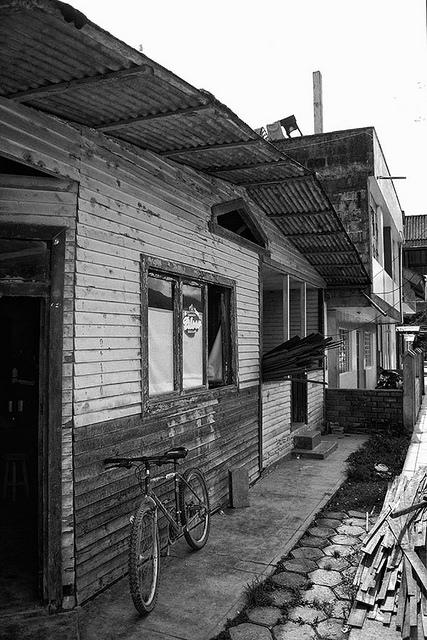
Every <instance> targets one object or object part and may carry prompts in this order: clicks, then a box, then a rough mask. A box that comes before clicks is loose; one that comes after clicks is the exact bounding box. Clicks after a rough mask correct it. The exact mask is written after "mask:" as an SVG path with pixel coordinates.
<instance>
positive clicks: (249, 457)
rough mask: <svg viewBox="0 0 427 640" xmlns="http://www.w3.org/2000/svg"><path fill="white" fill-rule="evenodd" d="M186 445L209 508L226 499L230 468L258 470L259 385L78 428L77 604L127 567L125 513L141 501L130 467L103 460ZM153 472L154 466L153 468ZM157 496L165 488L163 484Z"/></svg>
mask: <svg viewBox="0 0 427 640" xmlns="http://www.w3.org/2000/svg"><path fill="white" fill-rule="evenodd" d="M168 446H187V447H189V448H190V454H189V457H188V460H186V461H185V463H184V465H183V468H186V467H190V466H198V467H200V468H201V469H202V470H203V471H204V472H205V473H206V477H207V483H208V486H209V492H210V499H211V504H212V507H213V508H214V509H216V508H218V507H219V506H220V505H224V504H226V503H227V502H228V471H229V469H231V468H233V467H235V466H244V467H245V468H247V469H248V471H249V477H250V480H251V481H253V480H254V479H255V478H256V477H257V475H258V388H257V387H252V388H251V389H246V390H243V391H240V392H236V391H234V392H230V393H228V394H221V393H211V394H209V396H208V397H205V398H204V399H203V400H200V399H198V398H193V400H192V401H191V402H188V403H187V404H186V407H185V409H182V410H180V411H179V412H177V413H176V414H175V415H173V414H171V412H170V411H169V412H164V413H163V414H160V415H159V414H156V415H155V416H151V417H150V416H148V417H146V418H144V419H132V418H122V419H120V420H117V421H115V420H112V421H108V422H105V423H98V424H96V425H88V426H84V427H80V428H79V429H76V442H75V477H76V490H75V494H76V496H75V501H76V512H75V515H76V547H77V593H78V602H79V603H81V602H83V601H85V600H86V599H87V598H89V597H91V596H92V595H93V594H94V593H96V592H98V591H99V590H100V589H102V588H103V587H104V586H106V585H107V584H109V583H110V582H112V581H114V580H116V579H117V578H118V577H120V576H122V575H123V574H124V572H125V571H126V568H127V565H126V563H127V540H128V533H129V531H128V528H129V515H130V514H131V513H132V511H133V509H134V507H135V504H136V501H137V499H138V495H139V490H138V487H137V485H136V481H135V477H134V475H133V474H132V473H130V472H129V471H117V470H113V471H105V470H104V468H103V464H102V460H103V458H104V457H106V456H107V455H110V454H111V451H117V452H120V454H131V455H132V454H138V453H139V452H142V451H146V450H150V451H161V450H163V449H164V448H165V447H168ZM155 473H156V471H155V470H154V474H155ZM159 493H160V495H165V494H166V493H167V487H160V489H159Z"/></svg>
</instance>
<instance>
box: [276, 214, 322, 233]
mask: <svg viewBox="0 0 427 640" xmlns="http://www.w3.org/2000/svg"><path fill="white" fill-rule="evenodd" d="M328 213H329V214H330V213H332V211H331V209H322V211H290V212H289V213H282V214H279V215H271V214H267V216H268V218H270V219H271V220H283V218H299V217H302V216H324V215H327V214H328ZM331 233H332V232H331Z"/></svg>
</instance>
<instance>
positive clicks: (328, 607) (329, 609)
mask: <svg viewBox="0 0 427 640" xmlns="http://www.w3.org/2000/svg"><path fill="white" fill-rule="evenodd" d="M312 607H313V609H318V610H319V611H323V613H324V614H325V615H326V616H327V617H328V618H332V614H333V612H334V603H333V601H332V602H325V601H323V600H319V599H318V598H314V600H313V604H312Z"/></svg>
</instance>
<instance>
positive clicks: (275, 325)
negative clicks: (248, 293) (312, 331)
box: [262, 290, 284, 353]
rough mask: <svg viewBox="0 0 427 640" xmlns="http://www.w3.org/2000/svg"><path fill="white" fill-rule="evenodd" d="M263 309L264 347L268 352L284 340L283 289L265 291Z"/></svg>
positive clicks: (264, 350)
mask: <svg viewBox="0 0 427 640" xmlns="http://www.w3.org/2000/svg"><path fill="white" fill-rule="evenodd" d="M263 310H264V316H263V332H262V347H263V352H264V353H267V352H268V351H270V350H271V349H274V347H278V346H279V344H282V342H284V331H283V291H282V290H280V291H279V290H278V291H265V292H264V295H263Z"/></svg>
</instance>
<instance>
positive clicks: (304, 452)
mask: <svg viewBox="0 0 427 640" xmlns="http://www.w3.org/2000/svg"><path fill="white" fill-rule="evenodd" d="M337 446H338V442H337V441H336V440H321V441H320V443H319V444H318V445H317V446H316V447H314V449H298V448H296V447H295V448H294V449H292V451H291V455H292V457H293V458H298V457H299V458H312V459H315V460H324V459H325V458H327V457H328V456H329V454H331V453H332V452H333V451H335V449H336V448H337Z"/></svg>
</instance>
